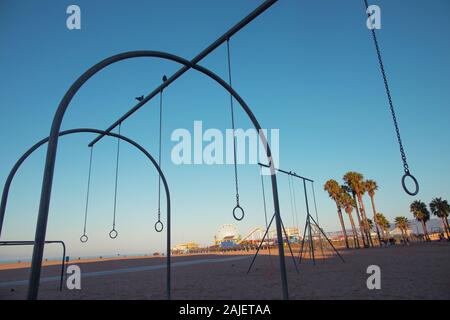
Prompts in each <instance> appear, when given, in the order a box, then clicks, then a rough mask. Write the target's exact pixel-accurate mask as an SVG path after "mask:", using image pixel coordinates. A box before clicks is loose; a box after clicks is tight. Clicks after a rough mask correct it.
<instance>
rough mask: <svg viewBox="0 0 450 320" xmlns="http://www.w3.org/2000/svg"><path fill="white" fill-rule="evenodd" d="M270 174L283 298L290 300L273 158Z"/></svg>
mask: <svg viewBox="0 0 450 320" xmlns="http://www.w3.org/2000/svg"><path fill="white" fill-rule="evenodd" d="M269 160H270V174H271V178H272V179H271V180H272V193H273V200H274V201H273V205H274V209H275V226H276V230H277V241H278V256H279V260H280V276H281V287H282V291H283V299H285V300H289V289H288V282H287V275H286V262H285V258H284V243H283V232H282V230H281V215H280V203H279V198H278V187H277V177H276V171H275V167H274V165H273V161H272V159H270V158H269Z"/></svg>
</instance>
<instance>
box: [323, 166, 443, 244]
mask: <svg viewBox="0 0 450 320" xmlns="http://www.w3.org/2000/svg"><path fill="white" fill-rule="evenodd" d="M343 181H344V184H342V185H341V184H339V183H338V182H337V181H336V180H333V179H330V180H328V181H327V182H326V183H325V185H324V190H325V191H327V192H328V195H329V196H330V198H331V199H333V200H334V202H335V203H336V208H337V213H338V217H339V222H340V224H341V228H342V233H343V235H344V239H345V245H346V247H347V248H349V247H350V245H349V241H348V235H347V230H346V228H345V223H344V218H343V214H342V210H344V211H345V213H346V214H347V215H348V218H349V220H350V225H351V230H352V234H351V237H352V238H353V243H354V245H355V247H358V248H359V247H361V245H363V246H364V247H369V246H373V245H374V244H373V240H372V237H371V235H370V234H371V230H373V229H374V227H375V230H376V233H377V238H378V242H379V243H380V245H381V239H382V238H383V239H387V238H388V237H389V229H390V223H389V221H388V219H386V217H385V216H384V215H383V214H382V213H379V212H377V211H376V208H375V192H376V191H377V190H378V185H377V183H376V182H375V181H374V180H364V176H363V175H362V174H361V173H358V172H354V171H350V172H347V173H346V174H345V175H344V176H343ZM366 193H367V194H368V195H369V197H370V200H371V205H372V212H373V220H371V219H368V217H367V214H366V209H365V206H364V201H363V196H364V195H365V194H366ZM429 207H430V210H428V207H427V205H426V204H425V203H424V202H422V201H419V200H416V201H414V202H413V203H411V205H410V211H411V213H412V214H413V216H414V218H416V220H417V221H419V222H420V223H421V224H422V228H423V234H424V237H425V239H426V240H430V237H429V235H428V232H427V227H426V222H427V221H428V220H429V219H430V211H431V213H432V214H434V215H435V216H437V217H439V218H441V219H442V224H443V226H444V230H445V232H446V234H447V238H448V239H450V225H449V222H448V216H449V215H450V205H449V203H448V202H447V200H443V199H442V198H434V199H433V200H432V201H431V202H430V204H429ZM354 210H355V211H356V217H357V220H358V227H359V229H360V235H361V240H362V243H360V238H358V232H357V229H356V228H357V227H356V225H355V221H354V219H353V211H354ZM395 226H396V227H397V228H398V229H399V230H400V232H401V233H402V238H403V239H404V240H407V235H408V229H409V221H408V219H407V218H406V217H403V216H398V217H396V218H395Z"/></svg>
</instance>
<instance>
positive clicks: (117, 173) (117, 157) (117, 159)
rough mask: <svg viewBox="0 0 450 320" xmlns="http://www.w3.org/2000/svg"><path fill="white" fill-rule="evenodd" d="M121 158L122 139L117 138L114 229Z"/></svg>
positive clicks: (114, 226)
mask: <svg viewBox="0 0 450 320" xmlns="http://www.w3.org/2000/svg"><path fill="white" fill-rule="evenodd" d="M121 126H122V123H120V124H119V135H120V130H121ZM119 156H120V139H119V138H117V156H116V181H115V186H114V211H113V228H112V230H115V229H116V211H117V186H118V180H119Z"/></svg>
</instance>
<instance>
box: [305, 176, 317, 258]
mask: <svg viewBox="0 0 450 320" xmlns="http://www.w3.org/2000/svg"><path fill="white" fill-rule="evenodd" d="M303 189H304V190H305V202H306V214H307V215H308V218H307V219H308V230H309V242H310V250H311V254H312V259H313V263H314V264H316V259H315V257H314V239H313V237H312V233H311V221H310V217H311V214H310V213H309V204H308V193H307V192H306V182H305V180H303Z"/></svg>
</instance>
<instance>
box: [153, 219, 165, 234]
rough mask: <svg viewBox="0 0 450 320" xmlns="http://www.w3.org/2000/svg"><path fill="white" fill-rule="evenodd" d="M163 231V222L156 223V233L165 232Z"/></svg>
mask: <svg viewBox="0 0 450 320" xmlns="http://www.w3.org/2000/svg"><path fill="white" fill-rule="evenodd" d="M163 229H164V225H163V223H162V222H161V220H158V221H156V223H155V230H156V232H161V231H163Z"/></svg>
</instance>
